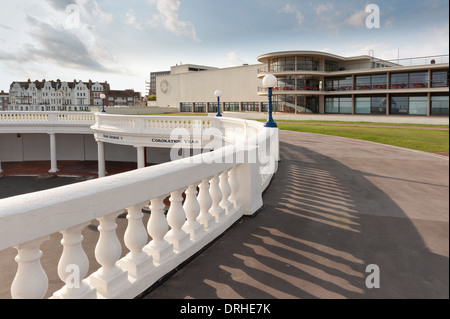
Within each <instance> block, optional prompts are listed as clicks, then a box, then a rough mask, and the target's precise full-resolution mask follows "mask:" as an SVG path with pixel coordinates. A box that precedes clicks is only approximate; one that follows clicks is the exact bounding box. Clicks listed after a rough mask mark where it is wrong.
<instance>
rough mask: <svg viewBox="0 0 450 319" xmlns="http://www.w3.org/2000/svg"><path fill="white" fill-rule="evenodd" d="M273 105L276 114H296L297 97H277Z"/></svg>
mask: <svg viewBox="0 0 450 319" xmlns="http://www.w3.org/2000/svg"><path fill="white" fill-rule="evenodd" d="M273 103H274V111H275V112H283V113H295V95H277V96H275V97H274V100H273Z"/></svg>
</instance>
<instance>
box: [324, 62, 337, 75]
mask: <svg viewBox="0 0 450 319" xmlns="http://www.w3.org/2000/svg"><path fill="white" fill-rule="evenodd" d="M339 67H340V66H339V62H336V61H329V60H325V72H336V71H339Z"/></svg>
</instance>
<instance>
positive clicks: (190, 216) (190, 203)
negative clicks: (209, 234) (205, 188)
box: [182, 184, 204, 241]
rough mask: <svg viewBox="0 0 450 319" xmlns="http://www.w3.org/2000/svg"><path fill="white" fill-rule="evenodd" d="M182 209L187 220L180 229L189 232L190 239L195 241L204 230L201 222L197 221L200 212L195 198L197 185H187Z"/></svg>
mask: <svg viewBox="0 0 450 319" xmlns="http://www.w3.org/2000/svg"><path fill="white" fill-rule="evenodd" d="M183 209H184V211H185V213H186V219H187V220H186V222H185V224H184V225H183V227H182V229H183V230H184V231H185V232H187V233H189V234H190V238H191V240H194V241H195V240H196V238H197V237H198V236H200V234H201V233H202V232H203V231H204V228H203V226H202V224H200V223H199V222H198V221H197V217H198V215H199V214H200V204H199V202H198V199H197V186H196V185H195V184H191V185H189V188H188V189H187V190H186V200H185V202H184V205H183Z"/></svg>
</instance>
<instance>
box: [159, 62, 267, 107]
mask: <svg viewBox="0 0 450 319" xmlns="http://www.w3.org/2000/svg"><path fill="white" fill-rule="evenodd" d="M261 66H262V65H259V64H257V65H243V66H239V67H234V68H225V69H219V68H214V67H205V66H199V65H193V64H186V65H179V66H174V67H172V68H171V72H170V75H166V76H158V77H157V87H156V90H157V97H158V106H159V107H177V108H178V109H179V110H180V112H199V113H205V112H207V111H208V112H217V98H216V97H215V95H214V92H215V91H216V90H221V91H222V92H223V95H222V97H221V103H222V110H225V111H244V110H249V111H260V110H261V107H262V105H263V104H264V103H266V102H267V97H264V96H259V95H257V94H256V93H257V88H258V87H259V86H261V79H258V69H259V68H260V67H261Z"/></svg>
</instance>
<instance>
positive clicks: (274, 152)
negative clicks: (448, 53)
mask: <svg viewBox="0 0 450 319" xmlns="http://www.w3.org/2000/svg"><path fill="white" fill-rule="evenodd" d="M141 120H143V121H144V123H145V125H144V127H146V128H148V129H150V128H151V127H152V126H153V127H155V126H156V127H158V128H161V126H162V127H163V128H164V129H173V128H177V127H180V126H186V125H188V126H189V127H192V125H200V124H201V125H202V126H205V125H206V126H208V127H216V128H218V129H219V131H221V132H224V133H225V138H227V137H228V138H229V139H230V140H231V141H234V143H232V144H231V145H227V146H225V147H223V148H221V149H218V150H215V151H213V152H208V153H205V154H199V155H197V156H195V157H191V158H186V159H181V160H177V161H173V162H168V163H165V164H161V165H158V166H154V167H148V168H143V169H140V170H135V171H131V172H127V173H124V174H120V175H114V176H110V177H105V178H101V179H96V180H91V181H87V182H83V183H78V184H73V185H69V186H65V187H61V188H57V189H52V190H48V191H43V192H39V193H34V194H28V195H23V196H18V197H12V198H7V199H3V200H0V238H1V241H0V251H1V250H4V249H7V248H10V247H14V248H15V249H16V250H17V257H16V259H15V260H16V262H17V272H16V275H15V278H14V281H13V283H12V286H11V295H12V297H13V298H43V297H44V296H46V295H47V294H48V292H47V290H48V277H47V274H46V271H45V270H44V269H43V267H42V265H41V262H40V260H41V256H42V254H45V253H46V252H45V251H44V252H42V251H41V244H42V243H43V242H45V241H46V240H48V239H49V236H50V235H53V234H55V233H60V234H61V236H62V238H63V240H62V241H61V243H62V246H63V247H62V254H61V257H60V258H59V263H58V266H57V267H58V275H59V277H60V279H61V281H62V282H63V283H64V284H65V285H64V287H63V288H62V289H60V290H58V291H55V292H51V293H52V298H134V297H136V296H138V295H139V294H141V293H142V292H144V291H145V290H146V289H147V288H148V287H150V286H152V285H153V284H154V283H155V282H157V281H158V280H159V279H160V278H161V277H163V276H164V275H166V274H168V273H169V272H171V271H172V270H173V269H174V268H176V267H177V266H179V265H180V264H181V263H183V262H184V261H186V260H187V259H188V258H190V257H191V256H193V255H194V254H195V253H197V252H198V251H199V250H201V249H202V248H203V247H205V246H206V245H208V244H209V243H210V242H211V241H213V240H214V239H215V238H217V237H218V236H219V235H220V234H221V233H223V232H224V231H225V230H226V229H227V228H229V227H230V226H231V225H233V223H235V222H236V221H237V220H238V219H239V218H241V217H242V216H243V215H251V214H253V213H255V212H256V211H257V210H258V209H260V208H261V207H262V192H263V190H264V189H265V188H266V187H267V186H268V183H269V181H270V177H272V176H273V174H274V173H275V171H276V169H277V160H278V130H277V129H270V128H265V127H263V125H262V124H260V123H256V122H251V121H243V120H233V119H215V118H212V119H211V118H202V119H193V118H176V119H173V118H172V120H169V119H164V120H161V119H154V118H151V117H139V119H138V120H137V119H135V118H134V117H127V116H116V118H114V119H113V118H111V116H108V115H99V114H97V123H96V126H97V127H102V128H103V129H105V127H106V126H110V128H111V129H113V130H116V131H124V132H125V131H128V130H130V131H133V130H134V129H135V128H136V123H137V122H139V121H141ZM115 125H116V126H115ZM236 132H238V133H239V134H245V135H244V136H245V138H244V139H239V140H238V139H234V138H230V136H232V135H233V134H234V135H236ZM130 134H131V133H130ZM230 159H231V160H230ZM183 193H184V194H185V201H184V203H183V197H182V194H183ZM167 196H170V202H171V205H170V208H169V210H168V212H167V215H165V212H164V208H165V206H164V203H163V201H164V199H165V198H166V197H167ZM149 203H150V210H151V215H150V219H149V221H148V223H147V224H146V225H144V222H143V214H142V209H143V208H144V206H146V205H148V204H149ZM124 211H125V212H127V219H128V226H127V229H126V232H125V234H124V238H123V242H124V244H125V247H122V245H121V243H120V240H119V238H118V235H117V233H116V227H117V225H116V218H117V217H118V216H119V215H120V214H122V213H123V212H124ZM94 220H97V221H98V222H99V227H98V230H99V238H98V242H97V243H96V249H95V258H96V260H97V262H98V263H99V264H100V265H101V267H100V268H99V269H98V270H97V271H95V272H94V273H92V274H90V275H89V276H87V273H88V268H89V261H88V258H87V256H86V252H85V251H84V249H83V246H82V241H83V236H82V235H81V233H82V231H83V230H84V229H85V227H87V226H88V225H89V224H90V223H91V222H92V221H94ZM169 229H170V230H169ZM123 249H127V251H128V254H127V255H126V256H125V257H124V258H120V257H121V255H122V250H123ZM11 267H14V262H13V260H11Z"/></svg>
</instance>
